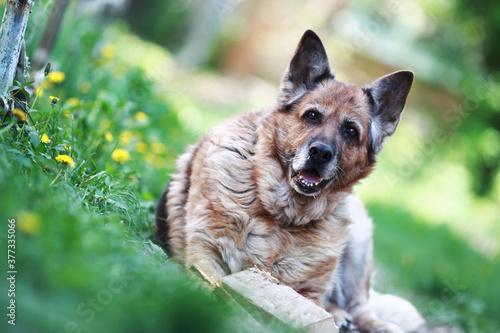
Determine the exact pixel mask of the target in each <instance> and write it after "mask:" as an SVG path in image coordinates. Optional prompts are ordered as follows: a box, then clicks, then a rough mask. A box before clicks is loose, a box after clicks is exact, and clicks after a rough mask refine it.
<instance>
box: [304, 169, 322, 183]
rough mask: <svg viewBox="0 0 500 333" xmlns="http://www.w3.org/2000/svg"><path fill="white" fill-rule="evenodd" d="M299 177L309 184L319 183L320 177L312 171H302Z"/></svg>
mask: <svg viewBox="0 0 500 333" xmlns="http://www.w3.org/2000/svg"><path fill="white" fill-rule="evenodd" d="M300 175H301V176H302V178H303V179H304V180H307V181H308V182H309V183H319V182H320V181H321V177H320V176H319V175H318V173H317V172H316V171H314V170H303V171H301V172H300Z"/></svg>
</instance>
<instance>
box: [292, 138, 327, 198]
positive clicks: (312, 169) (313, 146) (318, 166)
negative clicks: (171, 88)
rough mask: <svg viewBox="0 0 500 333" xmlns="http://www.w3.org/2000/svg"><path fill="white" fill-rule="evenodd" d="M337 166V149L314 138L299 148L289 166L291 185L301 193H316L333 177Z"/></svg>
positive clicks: (310, 194) (309, 194)
mask: <svg viewBox="0 0 500 333" xmlns="http://www.w3.org/2000/svg"><path fill="white" fill-rule="evenodd" d="M336 168H337V149H336V147H335V146H334V145H332V144H326V143H325V142H322V141H319V140H316V141H313V142H311V143H310V144H309V145H307V146H306V147H303V148H302V149H300V150H299V152H298V154H297V155H296V156H295V157H294V159H293V162H292V166H291V179H290V181H291V185H292V187H293V188H294V189H295V190H296V191H297V192H299V193H301V194H303V195H308V196H313V195H316V194H318V193H319V192H320V191H321V190H322V189H323V188H325V187H326V186H327V185H328V184H330V182H331V181H332V179H333V176H334V175H335V170H336Z"/></svg>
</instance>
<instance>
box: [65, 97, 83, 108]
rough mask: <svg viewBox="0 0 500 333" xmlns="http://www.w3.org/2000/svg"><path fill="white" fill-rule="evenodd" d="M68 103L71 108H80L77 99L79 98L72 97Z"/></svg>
mask: <svg viewBox="0 0 500 333" xmlns="http://www.w3.org/2000/svg"><path fill="white" fill-rule="evenodd" d="M66 103H68V105H69V106H70V107H75V106H78V105H80V101H79V100H78V99H77V98H74V97H70V98H68V99H67V100H66Z"/></svg>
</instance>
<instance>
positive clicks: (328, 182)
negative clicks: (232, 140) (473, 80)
mask: <svg viewBox="0 0 500 333" xmlns="http://www.w3.org/2000/svg"><path fill="white" fill-rule="evenodd" d="M412 82H413V73H412V72H410V71H399V72H395V73H392V74H389V75H387V76H384V77H382V78H379V79H378V80H376V81H375V82H373V83H372V84H371V85H369V86H366V87H364V88H362V89H361V88H358V87H356V86H355V85H352V84H345V83H343V82H340V81H337V80H335V76H334V74H333V73H332V71H331V70H330V65H329V61H328V57H327V55H326V51H325V48H324V47H323V44H322V42H321V40H320V39H319V37H318V36H317V35H316V34H315V33H314V32H313V31H310V30H308V31H306V32H305V34H304V36H303V37H302V39H301V41H300V43H299V46H298V47H297V50H296V52H295V55H294V57H293V59H292V61H291V63H290V66H289V68H288V70H287V71H286V73H285V75H284V77H283V80H282V84H281V88H280V89H281V91H280V95H279V104H280V111H279V112H280V113H282V114H284V116H283V117H282V121H283V122H284V123H282V124H280V128H282V129H284V131H282V133H281V135H280V137H281V139H280V142H279V143H278V150H280V151H279V155H281V156H283V157H284V160H283V163H284V164H285V165H286V166H287V167H288V169H289V170H288V173H289V178H290V179H289V181H290V185H291V186H292V188H293V189H294V190H295V191H297V192H298V193H300V194H302V195H306V196H316V195H318V194H319V193H320V192H321V191H324V190H325V189H326V188H335V189H344V188H350V187H351V186H352V185H353V184H354V183H356V182H357V181H358V180H359V179H361V178H363V177H366V176H367V175H368V173H369V172H370V171H371V169H372V167H373V164H374V162H375V155H376V154H377V153H378V152H379V151H380V149H381V148H382V142H383V140H384V138H386V137H387V136H390V135H392V134H393V133H394V131H395V130H396V127H397V125H398V123H399V119H400V117H401V113H402V111H403V108H404V106H405V103H406V97H407V96H408V93H409V91H410V88H411V85H412Z"/></svg>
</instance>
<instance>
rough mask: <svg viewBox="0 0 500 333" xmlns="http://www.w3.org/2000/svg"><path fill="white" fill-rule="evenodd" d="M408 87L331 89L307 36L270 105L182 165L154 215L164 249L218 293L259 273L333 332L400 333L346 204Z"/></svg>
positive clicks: (383, 83) (204, 143) (321, 53)
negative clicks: (384, 306)
mask: <svg viewBox="0 0 500 333" xmlns="http://www.w3.org/2000/svg"><path fill="white" fill-rule="evenodd" d="M412 82H413V73H412V72H410V71H400V72H396V73H393V74H390V75H387V76H384V77H382V78H380V79H378V80H376V81H375V82H373V83H372V84H371V85H370V86H367V87H365V88H363V89H360V88H358V87H356V86H355V85H352V84H345V83H342V82H340V81H337V80H336V79H335V77H334V74H333V73H332V72H331V70H330V65H329V62H328V58H327V55H326V52H325V49H324V47H323V44H322V43H321V40H320V39H319V37H318V36H317V35H316V34H315V33H314V32H312V31H310V30H309V31H306V32H305V34H304V36H303V37H302V39H301V41H300V44H299V46H298V47H297V50H296V53H295V55H294V57H293V59H292V61H291V63H290V66H289V68H288V70H287V72H286V73H285V75H284V77H283V80H282V84H281V91H280V94H279V98H278V101H277V102H276V104H275V105H273V106H271V107H269V108H267V109H261V110H257V111H251V112H247V113H244V114H242V115H238V116H235V117H233V118H231V119H229V120H227V121H225V122H224V123H222V124H221V125H219V126H217V127H216V128H214V129H213V130H212V132H211V133H210V134H208V135H206V136H205V137H204V138H203V139H202V140H201V141H200V142H199V143H198V144H197V145H195V146H193V147H191V148H190V149H189V150H188V152H187V153H185V154H184V155H182V156H181V157H180V158H179V160H178V162H177V171H176V173H175V174H174V175H173V176H172V180H171V182H170V184H169V186H168V187H167V189H166V190H165V192H164V194H163V196H162V199H161V200H160V203H159V205H158V207H157V220H156V225H157V230H158V236H159V238H160V240H161V241H163V242H164V243H165V244H166V246H167V248H168V250H169V252H170V254H171V255H172V256H173V257H174V258H176V259H178V260H181V261H183V262H184V263H185V264H186V266H188V267H189V266H191V265H196V266H197V267H198V268H199V269H200V270H202V271H203V272H204V273H205V274H207V275H208V277H209V278H210V279H212V280H213V281H216V282H217V281H220V279H221V277H222V276H224V275H226V274H231V273H234V272H238V271H240V270H243V269H246V268H248V267H252V266H254V265H255V266H257V267H259V268H260V269H262V270H265V271H267V272H269V273H270V274H271V275H273V276H274V277H276V278H277V279H278V280H280V281H281V282H282V283H284V284H286V285H288V286H290V287H292V288H293V289H295V290H296V291H297V292H299V293H300V294H302V295H304V296H306V297H308V298H310V299H312V300H313V301H315V302H316V303H317V304H320V305H323V306H325V308H326V309H327V310H328V311H330V312H331V313H332V314H333V315H334V318H335V319H336V321H337V323H338V325H339V326H342V325H344V326H347V325H348V323H349V321H350V320H354V323H355V325H356V327H357V328H358V329H359V330H360V331H362V332H401V331H402V330H401V328H399V327H398V326H397V325H395V324H393V323H387V322H383V321H381V320H379V318H377V317H376V316H375V314H374V312H373V310H374V309H373V306H372V305H369V294H370V276H371V264H372V224H371V220H370V218H369V217H368V216H367V214H366V211H365V209H364V206H363V204H362V203H361V202H360V200H358V199H357V198H356V197H355V196H354V195H353V194H352V193H351V192H352V189H353V186H354V185H355V184H356V183H357V182H358V181H359V180H360V179H362V178H364V177H366V176H367V175H368V174H369V173H370V172H371V170H372V169H373V166H374V164H375V156H376V154H377V153H378V152H379V151H380V149H381V148H382V142H383V140H384V138H385V137H387V136H390V135H392V134H393V133H394V131H395V130H396V126H397V125H398V122H399V119H400V116H401V113H402V111H403V108H404V106H405V103H406V97H407V95H408V93H409V91H410V87H411V85H412ZM415 312H416V311H415ZM416 315H418V313H416V314H415V313H406V314H401V315H399V317H401V316H403V318H404V319H402V320H403V321H404V320H412V319H411V318H409V317H408V318H406V317H404V316H410V317H411V316H416ZM394 321H398V319H394Z"/></svg>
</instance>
